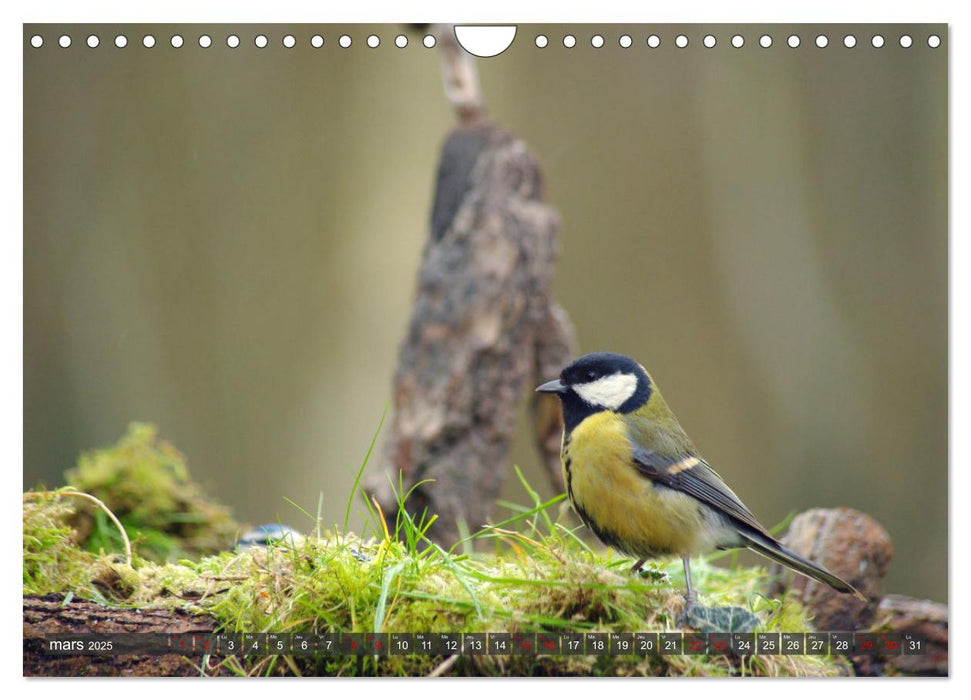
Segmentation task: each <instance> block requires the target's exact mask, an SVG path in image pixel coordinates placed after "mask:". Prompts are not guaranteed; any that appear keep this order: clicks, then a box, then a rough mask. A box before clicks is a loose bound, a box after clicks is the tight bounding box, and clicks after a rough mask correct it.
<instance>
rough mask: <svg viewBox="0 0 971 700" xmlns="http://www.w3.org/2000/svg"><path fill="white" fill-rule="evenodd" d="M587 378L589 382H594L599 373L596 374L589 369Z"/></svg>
mask: <svg viewBox="0 0 971 700" xmlns="http://www.w3.org/2000/svg"><path fill="white" fill-rule="evenodd" d="M585 376H586V378H587V381H588V382H592V381H593V380H594V379H596V378H597V373H596V372H594V371H593V370H592V369H588V370H587V373H586V375H585Z"/></svg>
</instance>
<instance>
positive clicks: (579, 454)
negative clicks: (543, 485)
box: [562, 411, 705, 557]
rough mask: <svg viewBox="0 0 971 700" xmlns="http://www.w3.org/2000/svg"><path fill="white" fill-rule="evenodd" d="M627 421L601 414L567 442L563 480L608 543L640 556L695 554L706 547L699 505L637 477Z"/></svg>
mask: <svg viewBox="0 0 971 700" xmlns="http://www.w3.org/2000/svg"><path fill="white" fill-rule="evenodd" d="M632 452H633V446H632V444H631V442H630V440H629V438H628V435H627V430H626V426H625V424H624V421H623V419H622V418H621V417H620V416H619V415H618V414H616V413H613V412H611V411H602V412H600V413H596V414H594V415H592V416H589V417H588V418H586V419H584V420H583V421H582V422H581V423H580V424H579V425H578V426H577V427H576V428H574V429H573V431H572V432H571V433H570V434H569V435H567V436H564V439H563V451H562V459H563V472H564V473H563V478H564V481H565V482H566V484H567V492H568V494H569V496H570V500H571V501H572V502H573V505H574V507H575V508H576V510H577V512H578V513H579V515H580V517H581V518H582V519H583V521H584V522H585V523H586V524H587V526H588V527H590V528H591V529H592V530H593V531H594V532H595V533H596V534H597V536H598V537H599V538H600V539H601V540H602V541H603V542H604V543H606V544H608V545H611V546H614V547H616V548H617V549H619V550H621V551H623V552H625V553H627V554H630V555H631V556H636V557H652V556H660V555H665V554H679V555H690V554H694V553H697V552H698V551H699V549H700V548H701V546H702V545H703V542H702V540H703V539H704V537H703V534H704V533H703V530H704V526H705V523H704V520H703V518H702V515H701V510H700V508H699V504H698V502H697V501H696V500H695V499H693V498H691V497H690V496H687V495H685V494H683V493H680V492H678V491H674V490H673V489H670V488H667V487H664V486H656V485H654V484H653V482H651V481H650V480H649V479H647V478H645V477H644V476H642V475H641V474H639V473H638V471H637V469H636V467H635V466H634V463H633V459H632Z"/></svg>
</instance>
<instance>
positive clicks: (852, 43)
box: [533, 34, 941, 49]
mask: <svg viewBox="0 0 971 700" xmlns="http://www.w3.org/2000/svg"><path fill="white" fill-rule="evenodd" d="M810 39H811V40H812V41H813V43H815V45H816V46H817V47H819V48H821V49H824V48H826V47H827V46H829V43H830V40H829V37H828V36H827V35H826V34H817V35H816V36H815V37H810ZM869 39H870V45H871V46H873V48H875V49H879V48H882V47H883V46H885V45H886V43H887V38H886V37H884V36H883V35H882V34H874V35H872V36H871V37H869ZM562 42H563V46H564V47H566V48H568V49H572V48H574V47H575V46H577V45H578V43H579V40H578V39H577V37H576V36H575V35H573V34H566V35H565V36H564V37H563V40H562ZM774 42H775V40H774V39H773V38H772V36H771V35H770V34H762V35H761V36H759V37H758V45H759V46H761V47H762V48H763V49H767V48H769V47H771V46H772V45H773V43H774ZM897 42H898V43H899V44H900V46H901V47H903V48H905V49H909V48H910V47H911V46H913V45H914V37H912V36H911V35H909V34H901V35H900V37H898V38H897ZM533 43H534V44H535V45H536V47H537V48H539V49H545V48H546V47H547V46H549V45H550V38H549V37H548V36H546V35H545V34H537V35H536V37H535V39H534V40H533ZM606 43H607V41H606V39H604V37H603V35H601V34H594V35H593V36H591V37H590V46H592V47H593V48H595V49H599V48H603V47H604V46H605V45H606ZM617 43H618V45H619V46H620V47H621V48H622V49H629V48H631V47H632V46H633V45H634V39H633V37H631V36H630V35H629V34H621V35H620V37H618V39H617ZM645 43H646V44H647V46H648V47H649V48H652V49H656V48H658V47H659V46H661V43H662V42H661V37H660V36H658V35H657V34H651V35H650V36H648V37H647V39H646V42H645ZM673 43H674V45H675V46H677V47H678V48H679V49H684V48H687V47H688V45H689V44H690V43H691V42H690V40H689V39H688V37H687V35H685V34H678V35H677V36H675V37H674V42H673ZM701 43H702V45H703V46H704V47H705V48H708V49H713V48H715V47H716V46H717V45H718V38H717V37H716V36H715V35H714V34H705V35H704V36H703V37H702V39H701ZM729 43H730V44H731V45H732V46H733V47H734V48H736V49H740V48H742V47H743V46H745V44H746V39H745V37H744V36H743V35H741V34H733V35H732V36H731V38H730V39H729ZM802 43H803V39H802V37H800V36H799V35H798V34H790V35H789V36H787V37H786V44H787V45H788V46H789V47H790V48H793V49H795V48H798V47H799V46H801V45H802ZM857 43H858V40H857V37H856V35H855V34H846V35H844V36H843V46H845V47H846V48H848V49H852V48H854V47H856V45H857ZM927 45H928V46H929V47H930V48H932V49H936V48H938V47H939V46H940V45H941V37H939V36H938V35H937V34H931V35H930V36H928V37H927Z"/></svg>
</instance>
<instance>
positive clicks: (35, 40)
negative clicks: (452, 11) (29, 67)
mask: <svg viewBox="0 0 971 700" xmlns="http://www.w3.org/2000/svg"><path fill="white" fill-rule="evenodd" d="M113 41H114V45H115V46H116V47H118V48H119V49H123V48H125V47H126V46H128V37H127V36H126V35H124V34H118V35H116V36H115V37H114V40H113ZM159 41H165V38H164V37H163V38H161V39H159V38H157V37H156V36H155V35H154V34H146V35H144V36H143V37H142V38H141V42H142V46H144V47H145V48H146V49H151V48H154V47H155V46H156V45H158V43H159ZM186 41H187V40H186V38H185V37H184V36H182V35H181V34H173V35H172V36H171V37H168V43H169V44H170V45H171V46H172V48H173V49H181V48H182V47H183V46H185V44H186ZM225 42H226V46H228V47H229V48H231V49H235V48H238V47H239V46H240V45H241V44H242V43H243V41H242V39H240V38H239V35H237V34H230V35H229V36H227V37H226V39H225ZM73 43H74V39H73V38H72V37H71V35H70V34H61V35H60V36H59V37H57V45H58V46H60V47H61V48H62V49H66V48H70V46H71V45H72V44H73ZM84 43H85V44H86V45H87V46H88V48H92V49H96V48H98V47H99V46H100V45H101V37H99V36H98V35H97V34H89V35H88V36H87V37H85V38H84ZM196 43H198V44H199V47H200V48H203V49H208V48H209V47H210V46H212V45H213V43H214V39H213V38H212V36H211V35H209V34H202V35H200V36H199V37H198V38H197V39H196ZM280 43H281V44H282V45H283V46H284V47H285V48H288V49H292V48H294V47H295V46H297V44H298V43H299V42H298V41H297V38H296V37H295V36H294V35H293V34H286V35H285V36H284V37H283V38H282V39H281V40H280ZM307 43H309V44H310V46H312V47H313V48H315V49H319V48H321V47H323V46H324V37H323V36H321V35H320V34H314V35H313V36H312V37H310V39H309V40H308V42H307ZM364 43H365V44H366V45H367V46H368V48H372V49H376V48H378V47H379V46H380V45H381V37H379V36H378V35H377V34H369V35H368V36H367V37H366V38H365V39H364ZM421 43H422V45H423V46H424V47H425V48H426V49H431V48H434V46H435V44H436V39H435V37H434V36H433V35H431V34H426V35H425V36H424V37H422V40H421ZM30 45H31V46H32V47H34V48H35V49H39V48H41V47H42V46H43V45H44V37H42V36H41V35H40V34H34V35H33V36H31V37H30ZM253 45H254V46H255V47H256V48H258V49H265V48H266V47H267V46H269V45H270V39H269V37H267V36H266V34H257V35H256V36H255V37H253ZM337 45H338V46H340V47H341V48H342V49H348V48H350V47H351V46H353V45H354V39H353V38H352V37H351V35H350V34H341V35H340V36H339V37H337ZM394 45H395V46H397V47H398V48H399V49H403V48H405V47H406V46H408V37H407V36H405V35H404V34H398V35H397V36H396V37H395V38H394Z"/></svg>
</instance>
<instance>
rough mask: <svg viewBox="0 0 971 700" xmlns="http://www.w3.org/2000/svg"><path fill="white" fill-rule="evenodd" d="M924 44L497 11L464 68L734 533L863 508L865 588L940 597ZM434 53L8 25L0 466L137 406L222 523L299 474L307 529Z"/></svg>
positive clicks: (835, 30) (938, 412)
mask: <svg viewBox="0 0 971 700" xmlns="http://www.w3.org/2000/svg"><path fill="white" fill-rule="evenodd" d="M65 33H66V34H69V35H70V36H71V38H72V45H71V46H70V48H67V49H62V48H60V47H59V46H58V45H57V37H58V36H60V35H61V34H65ZM119 33H123V34H125V35H126V36H127V37H128V39H129V42H128V45H127V47H125V48H123V49H119V48H117V47H116V46H115V45H114V42H113V39H114V36H115V35H116V34H119ZM176 33H178V34H181V35H182V36H184V37H185V40H186V41H185V46H183V47H182V48H180V49H173V48H172V47H171V46H170V45H169V38H170V37H171V36H172V35H173V34H176ZM317 33H319V34H321V35H322V36H323V37H324V39H325V44H324V46H323V48H320V49H314V48H312V47H311V46H310V43H309V40H310V37H311V36H312V35H313V34H317ZM342 33H346V34H348V35H349V36H351V37H352V40H353V44H352V46H351V47H350V48H349V49H341V48H339V47H338V42H337V39H338V36H339V35H340V34H342ZM400 33H406V34H407V36H408V37H409V40H410V41H409V45H408V47H407V48H405V49H398V48H396V47H395V46H394V43H393V39H394V36H395V35H397V34H400ZM539 33H543V34H547V35H548V36H549V37H550V45H549V46H548V47H547V48H545V49H542V50H540V49H537V48H535V46H534V45H533V37H534V36H535V35H536V34H539ZM566 33H572V34H574V35H576V37H577V39H578V44H577V46H576V47H575V48H573V49H566V48H564V47H563V46H562V43H561V38H562V36H563V35H564V34H566ZM625 33H626V34H630V35H631V36H632V37H633V39H634V46H633V47H631V48H630V49H622V48H620V47H619V46H618V43H617V40H618V37H619V36H620V35H621V34H625ZM651 33H655V34H657V35H658V36H660V37H661V41H662V43H661V46H660V47H659V48H657V49H650V48H648V47H647V45H646V43H645V38H646V37H647V35H648V34H651ZM679 33H684V34H685V35H686V36H687V37H688V38H689V42H690V43H689V45H688V47H687V48H685V49H679V48H676V47H675V46H674V37H675V36H676V35H677V34H679ZM707 33H712V34H713V35H714V36H715V37H716V38H717V40H718V43H717V45H716V47H715V48H713V49H707V48H704V47H703V46H702V37H703V36H704V35H705V34H707ZM736 33H740V34H742V35H743V36H744V37H745V40H746V44H745V46H744V48H742V49H735V48H732V47H731V45H730V37H731V36H732V35H733V34H736ZM792 33H795V34H798V35H799V36H800V38H801V40H802V43H801V46H800V47H799V48H796V49H792V48H789V47H788V46H787V45H786V37H787V36H788V35H789V34H792ZM820 33H825V34H828V35H829V37H830V43H829V46H828V47H827V48H825V49H820V48H817V47H816V46H815V45H814V42H813V39H814V37H815V36H816V35H817V34H820ZM847 33H852V34H854V35H855V36H856V38H857V40H858V43H857V46H856V47H855V48H852V49H850V48H846V47H845V46H844V45H843V41H842V37H843V36H844V35H845V34H847ZM903 33H908V34H910V35H911V36H913V38H914V45H913V46H912V47H911V48H909V49H904V48H901V47H900V46H899V43H898V41H897V38H898V37H899V36H900V35H901V34H903ZM35 34H39V35H41V36H42V37H43V38H44V40H45V43H44V46H43V47H41V48H39V49H34V48H32V47H31V46H30V45H29V42H28V39H29V37H31V36H33V35H35ZM89 34H96V35H98V37H99V38H100V46H99V47H98V48H95V49H91V48H88V47H87V46H86V45H85V37H87V36H88V35H89ZM145 34H152V35H154V36H155V37H156V38H157V40H158V44H157V45H156V46H155V48H152V49H146V48H144V47H143V46H142V43H141V37H142V36H143V35H145ZM201 34H209V35H211V36H212V38H213V45H212V46H211V47H210V48H207V49H203V48H200V46H199V45H198V37H199V36H200V35H201ZM229 34H237V35H238V36H239V37H240V39H241V45H240V46H239V47H238V48H236V49H230V48H227V46H226V42H225V39H226V36H227V35H229ZM257 34H265V35H266V36H267V38H268V46H267V47H266V48H264V49H258V48H256V47H255V46H254V43H253V38H254V36H256V35H257ZM286 34H292V35H293V36H294V37H295V38H296V40H297V46H296V47H295V48H292V49H287V48H285V47H284V46H283V45H282V38H283V36H284V35H286ZM369 34H376V35H377V36H379V37H380V40H381V45H380V46H379V47H378V48H376V49H371V48H368V47H367V45H366V41H365V39H366V37H367V36H368V35H369ZM594 34H601V35H603V36H604V38H605V42H606V43H605V46H604V47H603V48H601V49H595V48H592V47H591V45H590V37H591V36H592V35H594ZM762 34H769V35H771V36H772V38H773V40H774V43H773V45H772V46H771V47H770V48H767V49H764V48H761V47H760V46H759V45H758V37H759V36H760V35H762ZM873 34H881V35H883V36H884V37H886V45H885V46H884V47H883V48H880V49H875V48H873V47H872V46H871V45H870V37H871V36H872V35H873ZM930 34H938V35H940V36H941V37H942V38H943V39H944V43H943V45H942V46H941V47H940V48H937V49H932V48H929V47H928V45H927V36H928V35H930ZM948 50H949V49H948V41H947V33H946V27H945V26H943V25H922V26H909V27H905V26H901V25H885V26H880V25H866V26H859V25H856V26H851V25H841V26H840V25H826V26H806V25H802V26H789V25H766V26H752V25H745V26H730V25H714V26H701V25H686V26H672V25H661V26H650V27H647V26H634V25H605V26H579V25H573V26H539V25H533V26H529V25H521V26H520V28H519V33H518V37H517V40H516V42H515V43H514V45H513V46H512V47H511V48H510V49H509V50H507V51H506V52H505V53H504V54H502V55H501V56H499V57H497V58H493V59H487V60H481V61H479V63H478V67H479V75H480V79H481V84H482V90H483V93H484V95H485V98H486V101H487V103H488V105H489V108H490V112H491V114H492V116H493V117H495V118H496V119H497V120H499V121H500V122H502V123H503V124H505V125H507V126H508V127H510V128H512V129H513V130H514V131H516V133H518V135H519V136H521V137H522V138H523V139H525V141H526V142H527V143H528V145H529V146H530V148H531V149H532V150H533V151H534V152H535V153H536V154H537V156H538V157H539V159H540V161H541V162H542V164H543V168H544V172H545V176H546V182H547V199H548V201H549V202H550V203H551V204H552V205H553V206H555V207H556V208H557V209H558V211H559V212H560V214H561V216H562V221H563V227H562V234H561V249H562V255H561V261H560V264H559V268H558V274H557V278H556V281H555V289H556V292H557V294H558V296H559V299H560V300H561V301H562V303H563V304H564V306H565V307H566V308H567V310H568V311H569V313H570V314H571V317H572V319H573V322H574V323H575V324H576V326H577V329H578V331H579V337H580V342H581V346H582V350H583V351H592V350H615V351H619V352H624V353H627V354H630V355H632V356H634V357H636V358H637V359H638V360H640V361H641V362H642V363H643V364H645V365H646V366H647V367H648V369H650V370H651V372H652V373H653V374H654V377H655V379H656V380H657V381H658V383H659V385H660V386H661V388H662V390H663V392H664V394H665V397H666V399H667V401H668V403H669V404H670V405H671V406H672V407H673V408H674V410H675V411H676V412H677V413H678V415H679V417H680V419H681V422H682V423H683V425H684V426H685V428H686V429H687V430H688V432H689V434H690V435H692V437H693V438H694V440H695V442H696V443H697V444H698V446H699V447H700V449H701V450H702V453H703V454H704V455H705V456H706V457H707V458H708V460H709V461H710V462H711V463H712V464H713V466H714V467H715V468H716V469H718V470H719V471H720V472H721V474H722V475H723V476H724V477H726V479H727V480H728V481H729V483H731V484H732V486H733V487H734V488H735V490H736V491H737V493H738V494H739V495H740V496H741V497H742V499H743V500H744V501H745V502H746V504H747V505H748V506H749V507H750V508H751V509H752V511H753V512H754V513H756V515H758V516H759V518H760V519H761V520H762V521H763V522H765V523H766V524H767V525H772V524H775V523H777V522H779V521H781V520H782V519H783V518H785V517H786V516H787V515H788V514H789V513H790V512H792V511H799V510H804V509H807V508H810V507H814V506H851V507H854V508H857V509H859V510H862V511H865V512H867V513H869V514H870V515H872V516H873V517H875V518H876V519H877V520H878V521H880V522H881V523H882V524H883V526H884V527H885V528H886V529H887V530H888V531H889V532H890V534H891V536H892V538H893V542H894V548H895V557H894V561H893V564H892V565H891V570H890V574H889V576H888V581H887V588H888V590H891V591H895V592H900V593H905V594H910V595H915V596H925V597H931V598H935V599H937V600H944V601H946V600H947V595H948V584H947V551H948V549H947V543H948V516H947V510H948V505H947V504H948V501H947V486H948V466H947V460H948V446H947V437H948V432H947V431H948V412H947V411H948V408H947V403H948V368H947V367H948V365H947V362H948V355H947V330H948V326H947V289H948V287H947V282H948V278H947V275H948V238H947V236H948V234H947V231H948V229H947V226H948V217H947V193H948V185H947V178H948V150H947V148H948V143H947V128H948V125H947V115H948V108H947V51H948ZM438 59H439V57H438V55H437V53H436V51H435V50H429V49H426V48H424V47H423V46H422V44H421V35H420V34H415V33H408V32H403V30H402V28H401V27H398V26H391V25H374V26H342V25H292V26H286V25H259V26H257V25H218V26H217V25H181V26H175V25H142V26H136V25H123V26H122V25H117V26H112V25H101V26H93V25H71V26H57V25H25V26H24V484H25V486H33V485H35V484H37V483H39V482H43V483H46V484H47V485H50V486H53V485H59V484H60V483H62V481H61V478H62V477H61V474H62V472H63V470H64V469H65V468H67V467H70V466H71V465H73V463H74V461H75V459H76V457H77V454H78V453H79V451H81V450H82V449H85V448H89V447H94V446H99V445H104V444H108V443H111V442H113V441H114V440H115V439H117V438H118V437H119V436H120V435H121V434H122V433H123V432H124V431H125V427H126V425H127V424H128V422H129V421H132V420H143V421H150V422H154V423H156V424H157V425H158V426H159V428H160V431H161V434H162V435H163V436H164V437H166V438H168V439H169V440H171V441H172V442H173V443H174V444H175V445H177V446H178V447H179V448H180V449H181V450H182V451H183V452H184V453H185V454H186V455H187V457H188V459H189V465H190V469H191V470H192V472H193V474H194V476H195V477H196V478H197V479H198V480H200V481H201V482H202V483H203V484H204V485H206V486H207V487H208V489H209V490H210V491H211V492H212V493H214V494H216V495H217V496H218V498H220V499H221V500H222V501H224V502H225V503H227V504H229V505H230V506H232V507H233V509H234V511H235V514H236V515H237V517H239V518H240V519H243V520H246V521H249V522H253V523H255V522H264V521H275V520H277V519H282V520H283V521H285V522H289V523H290V524H292V525H294V526H296V527H298V528H301V529H307V528H308V522H307V521H306V519H305V518H304V517H303V516H302V515H300V514H299V513H298V512H297V511H296V510H295V509H294V508H293V507H292V506H291V505H289V504H287V503H286V501H285V500H284V499H285V498H289V499H292V500H294V501H296V502H297V503H299V504H300V505H301V506H303V507H304V508H306V509H307V510H309V511H311V512H314V511H315V510H316V508H317V499H318V494H320V493H323V515H324V520H325V522H328V523H329V522H336V521H342V520H343V513H344V508H345V506H346V502H347V496H348V494H349V492H350V489H351V485H352V483H353V479H354V474H355V472H356V470H357V468H358V466H359V465H360V462H361V459H362V457H363V455H364V453H365V451H366V449H367V445H368V442H369V440H370V438H371V435H372V433H373V431H374V430H375V428H376V426H377V424H378V420H379V418H380V415H381V412H382V410H383V408H384V405H385V403H386V402H387V401H388V399H389V395H390V382H391V377H392V373H393V371H394V366H395V361H396V353H397V347H398V343H399V340H400V339H401V338H402V337H403V333H404V329H405V327H406V322H407V319H408V316H409V313H410V301H411V297H412V292H413V288H414V283H415V274H416V270H417V264H418V261H419V258H420V255H421V250H422V246H423V244H424V239H425V236H426V229H427V218H428V214H429V211H430V207H431V197H432V192H433V189H432V188H433V182H434V176H435V168H436V163H437V158H438V148H439V146H440V144H441V142H442V140H443V138H444V136H445V134H446V133H447V131H448V130H449V128H450V127H451V126H452V125H453V124H454V118H453V115H452V113H451V111H450V108H449V106H448V105H447V104H446V102H445V99H444V96H443V91H442V84H441V73H440V69H439V62H438ZM520 433H521V434H520V439H519V440H518V443H517V446H516V448H515V451H514V460H515V462H516V463H518V464H520V465H522V466H523V467H524V469H525V471H526V473H527V475H528V477H529V478H530V480H531V481H532V483H533V484H534V485H536V486H539V487H541V490H542V491H543V493H544V494H545V495H552V494H551V490H550V487H549V485H548V484H547V483H546V482H545V479H544V477H543V476H542V473H541V471H540V470H539V469H538V467H537V459H536V456H535V454H534V453H533V451H532V449H531V447H530V443H529V441H528V436H527V433H526V431H525V429H522V430H521V431H520ZM374 466H377V462H375V464H374ZM505 491H506V495H507V497H508V498H509V499H510V500H514V501H519V502H525V501H526V497H525V494H524V493H523V492H522V489H521V487H520V486H519V485H518V484H517V483H516V482H515V479H514V478H510V479H509V481H508V482H507V487H506V490H505ZM753 561H754V560H753Z"/></svg>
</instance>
